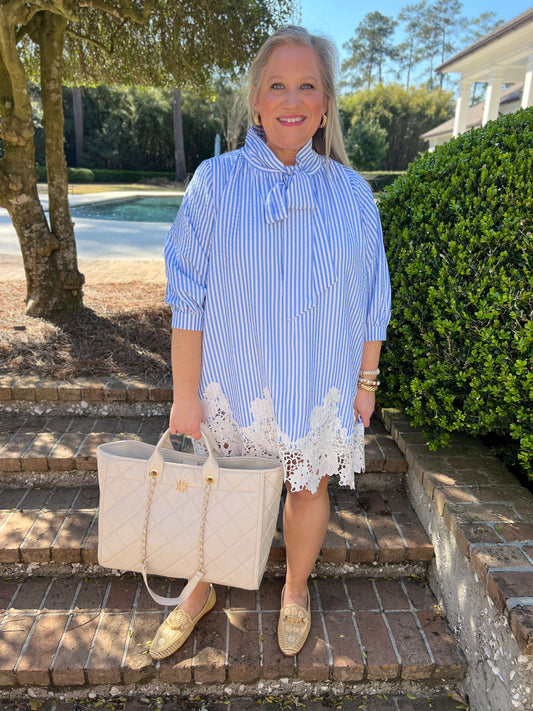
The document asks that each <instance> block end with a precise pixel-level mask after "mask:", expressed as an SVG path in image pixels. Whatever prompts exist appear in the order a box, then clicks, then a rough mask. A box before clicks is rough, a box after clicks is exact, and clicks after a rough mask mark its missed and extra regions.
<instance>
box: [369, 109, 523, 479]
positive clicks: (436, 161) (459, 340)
mask: <svg viewBox="0 0 533 711" xmlns="http://www.w3.org/2000/svg"><path fill="white" fill-rule="evenodd" d="M531 166H533V109H527V110H521V111H519V112H517V113H515V114H512V115H509V116H505V117H503V118H500V119H498V120H497V121H493V122H490V123H489V124H487V126H485V127H484V128H482V129H474V130H471V131H469V132H468V133H466V134H463V135H461V136H460V137H459V138H457V139H454V140H451V141H450V142H449V143H447V144H445V145H444V146H440V147H439V148H437V149H436V150H435V151H434V152H433V153H427V154H426V155H424V156H423V157H422V158H420V159H418V160H416V161H415V162H414V163H412V164H411V165H410V166H409V169H408V171H407V173H406V174H405V175H404V176H402V177H399V178H398V179H397V180H396V181H395V182H394V184H393V185H392V186H391V187H389V188H387V189H386V190H385V192H384V193H383V194H382V196H381V198H380V200H379V210H380V213H381V219H382V223H383V230H384V235H385V242H386V248H387V253H388V259H389V266H390V271H391V279H392V290H393V311H392V319H391V325H390V330H389V339H388V341H387V345H386V348H385V350H384V354H383V365H384V370H385V371H386V377H385V378H384V380H385V383H384V387H385V388H386V393H385V400H386V401H387V402H388V403H390V404H391V405H392V404H396V405H399V406H401V407H404V409H405V411H406V412H407V414H408V415H409V416H410V417H411V420H412V422H413V424H414V425H415V426H417V427H421V428H422V429H423V430H424V432H425V433H426V435H427V437H428V439H429V441H430V444H431V446H433V447H436V446H439V445H443V444H446V442H447V441H448V440H449V433H450V432H454V431H462V432H466V433H469V434H471V435H486V436H487V439H488V440H489V441H490V440H491V439H492V440H493V441H494V442H496V441H497V442H501V441H504V442H505V443H506V448H507V451H506V454H507V455H508V457H509V456H510V457H511V459H509V458H508V459H507V461H508V463H513V462H514V463H516V462H518V463H519V465H520V466H521V468H522V470H523V471H525V472H526V473H527V475H528V476H529V477H530V478H531V479H533V407H532V402H533V371H532V367H531V366H532V351H533V320H532V308H533V249H532V247H533V239H532V233H533V219H532V216H533V171H532V169H531ZM384 375H385V373H384Z"/></svg>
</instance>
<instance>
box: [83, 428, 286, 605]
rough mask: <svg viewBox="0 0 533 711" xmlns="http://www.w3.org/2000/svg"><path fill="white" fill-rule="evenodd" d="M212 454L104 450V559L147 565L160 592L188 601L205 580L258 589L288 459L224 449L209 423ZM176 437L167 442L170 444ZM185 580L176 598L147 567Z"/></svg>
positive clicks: (159, 448)
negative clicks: (225, 453) (240, 454)
mask: <svg viewBox="0 0 533 711" xmlns="http://www.w3.org/2000/svg"><path fill="white" fill-rule="evenodd" d="M201 429H202V436H203V440H204V442H205V443H206V445H207V449H208V451H209V456H208V457H198V456H196V455H194V454H187V453H185V452H177V451H175V450H174V449H172V445H171V443H170V440H169V435H170V432H169V431H168V430H167V432H165V434H164V435H163V436H162V437H161V439H160V440H159V442H158V443H157V445H156V446H155V447H154V446H153V445H149V444H145V443H143V442H136V441H119V442H109V443H106V444H102V445H100V446H99V447H98V448H97V455H96V456H97V462H98V481H99V485H100V507H99V512H98V531H99V533H98V561H99V563H100V565H103V566H105V567H109V568H118V569H121V570H131V571H135V572H140V573H142V575H143V578H144V581H145V583H146V587H147V588H148V591H149V592H150V594H151V596H152V597H153V599H154V600H155V601H156V602H158V603H159V604H161V605H169V604H171V605H179V604H180V602H182V601H183V600H185V599H186V598H187V597H188V596H189V595H190V593H191V592H192V590H193V589H194V587H195V586H196V585H197V583H198V582H199V581H200V580H205V581H207V582H210V583H219V584H221V585H231V586H234V587H239V588H244V589H248V590H256V589H257V588H258V587H259V585H260V583H261V578H262V577H263V573H264V570H265V567H266V563H267V559H268V555H269V552H270V548H271V545H272V538H273V536H274V531H275V528H276V521H277V517H278V510H279V501H280V496H281V489H282V486H283V469H282V467H281V465H280V464H279V463H277V462H275V461H271V460H269V459H261V458H256V457H221V456H216V455H217V454H218V451H217V449H216V444H215V443H214V441H213V438H212V435H211V433H210V431H209V430H208V429H207V427H206V426H205V425H204V424H203V423H202V428H201ZM165 445H167V446H165ZM150 574H153V575H164V576H168V577H172V578H186V579H187V580H188V581H189V582H188V584H187V585H186V587H185V589H184V590H183V592H182V593H181V595H180V596H179V597H177V598H167V597H162V596H160V595H157V594H156V593H154V592H153V591H152V590H150V588H149V586H148V579H147V575H150Z"/></svg>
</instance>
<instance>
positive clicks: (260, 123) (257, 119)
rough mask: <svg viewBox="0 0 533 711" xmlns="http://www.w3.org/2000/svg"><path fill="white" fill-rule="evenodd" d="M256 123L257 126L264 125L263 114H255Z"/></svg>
mask: <svg viewBox="0 0 533 711" xmlns="http://www.w3.org/2000/svg"><path fill="white" fill-rule="evenodd" d="M254 123H255V125H256V126H262V125H263V122H262V121H261V114H255V116H254Z"/></svg>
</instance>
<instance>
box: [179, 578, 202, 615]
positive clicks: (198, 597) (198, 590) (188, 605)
mask: <svg viewBox="0 0 533 711" xmlns="http://www.w3.org/2000/svg"><path fill="white" fill-rule="evenodd" d="M208 595H209V583H204V582H200V583H198V585H197V586H196V587H195V588H194V590H193V591H192V593H191V594H190V596H189V597H188V598H187V599H186V600H185V601H184V602H182V603H181V605H180V606H179V608H180V610H183V611H184V612H186V613H187V614H188V615H189V616H190V617H192V618H193V619H194V618H195V617H196V616H197V615H198V614H199V612H200V610H201V609H202V608H203V606H204V605H205V603H206V602H207V596H208Z"/></svg>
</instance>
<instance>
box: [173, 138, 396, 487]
mask: <svg viewBox="0 0 533 711" xmlns="http://www.w3.org/2000/svg"><path fill="white" fill-rule="evenodd" d="M165 259H166V270H167V289H166V302H167V303H168V304H170V305H171V307H172V326H173V327H174V328H180V329H188V330H198V331H203V352H202V375H201V382H200V391H199V394H200V398H201V399H202V402H203V405H204V410H205V414H206V421H207V423H208V425H209V426H210V428H211V430H212V431H213V434H214V436H215V439H216V440H217V441H218V443H219V445H220V446H221V450H222V451H223V452H224V453H226V454H228V455H234V456H236V455H241V454H249V455H257V456H268V457H275V458H278V459H279V460H280V461H282V462H283V464H284V468H285V476H286V479H287V480H288V481H289V482H290V484H291V486H292V489H293V490H295V491H298V490H302V489H309V490H310V491H312V492H315V491H316V489H317V487H318V483H319V481H320V479H321V478H322V477H323V476H331V475H333V474H339V475H340V480H341V483H343V484H348V485H350V486H352V487H353V484H354V472H357V471H362V469H363V467H364V446H363V445H364V433H363V426H362V423H360V422H358V423H355V422H354V414H353V399H354V397H355V394H356V389H357V377H358V374H359V368H360V363H361V355H362V349H363V343H364V342H365V341H381V340H384V339H385V335H386V328H387V324H388V321H389V315H390V283H389V274H388V269H387V263H386V259H385V253H384V248H383V239H382V234H381V226H380V222H379V216H378V213H377V209H376V207H375V204H374V200H373V197H372V192H371V191H370V189H369V187H368V185H367V184H366V182H365V181H364V180H363V179H362V178H361V177H360V176H359V175H357V173H355V171H353V170H351V169H350V168H348V167H346V166H343V165H341V164H340V163H337V162H336V161H334V160H329V161H327V160H326V158H325V157H324V156H322V155H319V154H318V153H316V152H315V151H314V150H313V148H312V145H311V142H309V143H308V144H307V145H305V146H304V147H303V148H302V149H301V150H300V151H299V152H298V154H297V156H296V164H295V165H294V166H287V165H284V164H283V163H282V162H281V161H280V160H279V159H278V158H277V157H276V156H275V154H274V153H273V152H272V151H271V150H270V148H268V147H267V145H266V143H265V142H264V140H263V136H262V132H261V131H259V130H257V129H256V128H254V127H252V128H251V129H250V130H249V132H248V135H247V137H246V143H245V146H244V147H243V148H241V149H239V150H236V151H232V152H230V153H226V154H224V155H222V156H219V157H217V158H212V159H210V160H207V161H205V162H203V163H202V164H201V165H200V166H199V167H198V169H197V171H196V173H195V175H194V177H193V179H192V180H191V183H190V184H189V187H188V189H187V192H186V195H185V197H184V199H183V203H182V205H181V208H180V210H179V212H178V215H177V217H176V220H175V222H174V224H173V226H172V228H171V229H170V232H169V234H168V237H167V242H166V247H165Z"/></svg>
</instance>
